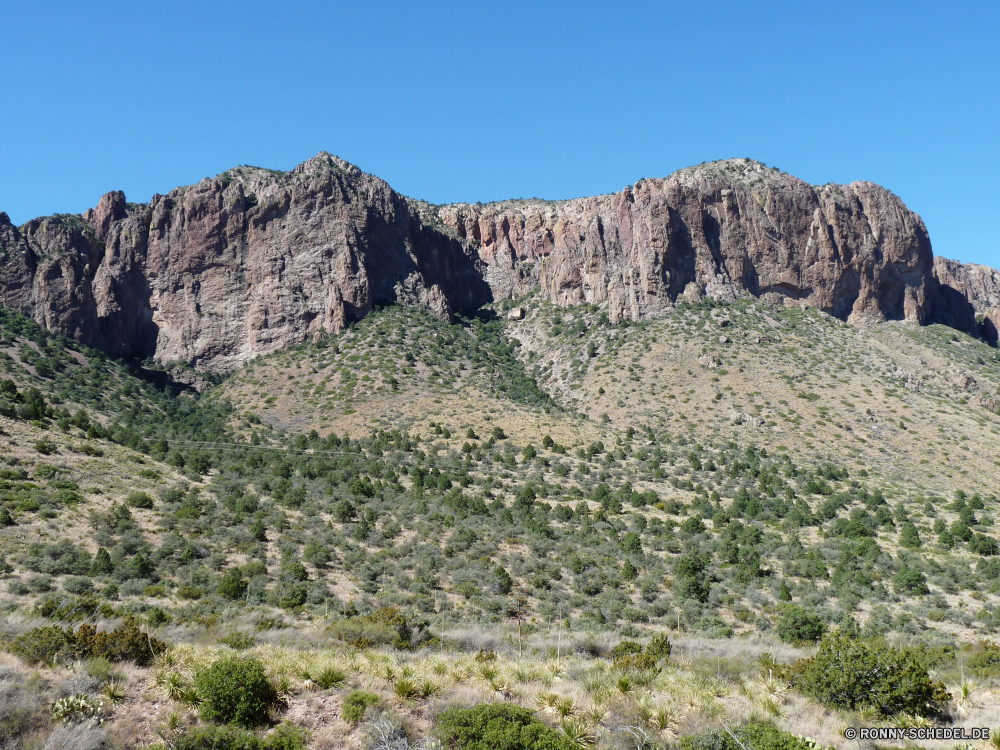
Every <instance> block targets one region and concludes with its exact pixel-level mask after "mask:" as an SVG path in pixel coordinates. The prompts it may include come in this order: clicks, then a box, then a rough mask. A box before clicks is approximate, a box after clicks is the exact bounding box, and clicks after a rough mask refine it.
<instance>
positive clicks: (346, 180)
mask: <svg viewBox="0 0 1000 750" xmlns="http://www.w3.org/2000/svg"><path fill="white" fill-rule="evenodd" d="M988 270H989V269H987V270H986V271H982V272H978V271H974V270H971V267H967V266H962V265H961V264H955V263H954V262H952V261H946V260H944V259H936V258H935V257H934V256H933V253H932V250H931V244H930V238H929V236H928V234H927V230H926V228H925V226H924V224H923V222H922V221H921V219H920V217H919V216H918V215H917V214H915V213H913V212H912V211H910V210H909V209H907V208H906V206H905V204H904V203H903V202H902V200H901V199H899V198H898V197H897V196H895V195H893V194H892V193H890V192H889V191H887V190H884V189H883V188H880V187H879V186H877V185H874V184H873V183H868V182H855V183H851V184H850V185H846V186H841V185H823V186H818V187H814V186H810V185H808V184H807V183H805V182H803V181H802V180H799V179H797V178H795V177H793V176H791V175H787V174H785V173H782V172H779V171H777V170H776V169H772V168H768V167H766V166H765V165H763V164H761V163H759V162H754V161H751V160H748V159H730V160H725V161H720V162H712V163H709V164H703V165H699V166H696V167H689V168H685V169H682V170H679V171H678V172H676V173H674V174H673V175H671V176H669V177H666V178H648V179H642V180H640V181H638V182H636V183H635V184H634V185H631V186H627V187H626V188H625V189H623V190H622V191H621V192H619V193H613V194H609V195H604V196H592V197H584V198H577V199H572V200H567V201H558V202H545V201H518V202H515V201H501V202H497V203H491V204H485V205H474V204H450V205H445V206H434V205H432V204H429V203H425V202H423V201H418V200H413V199H410V198H407V197H405V196H402V195H400V194H399V193H397V192H395V191H394V190H393V189H392V188H391V187H390V186H389V185H388V183H386V182H385V181H384V180H381V179H380V178H378V177H375V176H373V175H369V174H367V173H365V172H363V171H361V170H360V169H359V168H358V167H356V166H354V165H353V164H350V163H348V162H346V161H344V160H342V159H339V158H338V157H334V156H331V155H330V154H327V153H326V152H321V153H320V154H319V155H317V156H316V157H314V158H312V159H309V160H307V161H306V162H303V163H302V164H300V165H299V166H297V167H295V168H294V169H293V170H290V171H289V172H283V173H282V172H275V171H272V170H266V169H262V168H258V167H237V168H235V169H232V170H228V171H226V172H223V173H222V174H220V175H218V176H216V177H215V178H212V179H207V178H206V179H205V180H202V181H201V182H199V183H196V184H194V185H189V186H184V187H179V188H175V189H174V190H172V191H170V192H169V193H168V194H166V195H162V196H161V195H155V196H153V198H152V199H151V201H150V202H149V203H148V204H129V203H127V202H126V198H125V195H124V194H123V193H121V192H120V191H117V192H112V193H108V194H106V195H105V196H104V197H102V199H101V201H100V202H99V203H98V205H97V206H96V207H95V208H93V209H90V210H88V211H87V212H85V213H84V214H83V215H81V216H79V217H77V216H72V215H57V216H52V217H42V218H38V219H34V220H32V221H30V222H27V223H25V224H23V225H21V226H20V227H14V226H13V225H12V224H11V223H10V220H9V218H8V217H7V216H6V214H0V303H3V304H4V305H6V306H8V307H11V308H14V309H17V310H19V311H21V312H23V313H25V314H27V315H29V316H30V317H32V318H33V319H34V320H35V321H36V322H38V323H40V324H42V325H44V326H45V327H47V328H49V329H50V330H53V331H55V332H57V333H61V334H65V335H68V336H70V337H71V338H74V339H76V340H78V341H80V342H81V343H85V344H88V345H93V346H95V347H97V348H99V349H103V350H105V351H108V352H109V353H112V354H115V355H128V356H136V357H139V358H153V359H157V360H159V361H161V362H171V361H186V362H191V363H194V364H195V365H196V366H198V367H199V368H202V369H208V370H217V371H228V370H232V369H233V368H235V367H238V366H239V365H241V364H242V363H243V362H246V361H248V360H250V359H252V358H254V357H256V356H259V355H261V354H266V353H268V352H272V351H277V350H279V349H282V348H285V347H287V346H289V345H292V344H295V343H299V342H301V341H303V340H305V339H306V338H309V337H315V336H319V335H322V334H324V333H330V332H334V331H337V330H341V329H342V328H343V327H344V326H346V325H348V324H349V323H350V322H351V321H352V320H356V319H358V318H360V317H361V316H363V315H365V314H367V312H368V311H370V310H371V309H372V307H373V306H374V305H376V304H378V303H381V302H401V303H404V304H419V305H422V306H424V307H427V308H428V309H430V310H431V311H433V312H434V314H436V315H437V316H439V317H442V318H447V317H450V316H451V315H453V314H454V313H456V312H470V311H472V310H475V309H477V308H479V307H481V306H482V305H483V304H486V303H488V302H491V301H495V300H499V299H516V298H518V297H521V296H523V295H524V294H526V293H528V292H530V291H532V290H533V289H535V288H536V287H537V288H540V289H541V291H542V293H543V294H544V295H545V296H546V297H547V298H549V299H550V300H551V301H553V302H554V303H556V304H558V305H560V306H563V307H571V306H574V305H577V304H580V303H583V302H586V303H593V304H601V305H606V306H607V313H608V315H609V318H610V319H611V320H612V322H618V321H620V320H643V319H649V318H652V317H656V316H658V315H660V314H663V313H664V312H665V311H667V310H669V309H671V308H672V307H673V306H674V304H675V303H676V301H677V300H678V299H688V300H695V299H700V298H702V297H708V298H713V299H717V300H730V301H731V300H734V299H737V298H740V297H761V298H763V299H765V300H766V301H768V302H771V303H773V304H786V305H800V304H808V305H811V306H814V307H817V308H819V309H820V310H822V311H824V312H827V313H829V314H831V315H834V316H836V317H838V318H840V319H842V320H847V321H849V322H853V323H859V324H868V323H873V322H879V321H884V320H906V321H910V322H914V323H920V324H923V323H930V322H940V323H945V324H947V325H950V326H952V327H955V328H958V329H960V330H963V331H966V332H970V333H973V334H979V335H983V336H986V337H987V338H989V337H992V338H993V339H994V340H995V336H996V321H997V320H998V319H1000V313H997V312H996V309H997V308H996V306H997V304H998V300H1000V293H998V291H997V290H998V289H1000V276H998V275H997V274H996V273H995V272H994V273H993V274H992V275H991V274H990V273H987V271H988ZM977 315H979V316H980V319H981V320H978V321H977V317H976V316H977ZM980 329H982V330H980Z"/></svg>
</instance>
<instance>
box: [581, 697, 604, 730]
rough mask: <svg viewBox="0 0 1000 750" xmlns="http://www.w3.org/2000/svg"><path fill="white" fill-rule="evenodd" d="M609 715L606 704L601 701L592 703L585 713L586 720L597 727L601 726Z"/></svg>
mask: <svg viewBox="0 0 1000 750" xmlns="http://www.w3.org/2000/svg"><path fill="white" fill-rule="evenodd" d="M607 715H608V711H607V709H606V708H604V704H603V703H602V702H601V701H595V702H594V703H591V704H590V705H589V706H587V708H586V709H584V711H583V716H584V718H585V719H586V720H587V721H589V722H590V723H591V724H592V725H594V726H595V727H596V726H599V725H600V724H601V722H603V721H604V719H605V717H606V716H607Z"/></svg>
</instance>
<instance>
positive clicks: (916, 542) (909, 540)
mask: <svg viewBox="0 0 1000 750" xmlns="http://www.w3.org/2000/svg"><path fill="white" fill-rule="evenodd" d="M899 544H900V546H901V547H908V548H909V549H916V548H917V547H919V546H920V533H919V532H918V531H917V527H916V526H914V525H913V524H912V523H907V524H905V525H904V526H903V530H902V532H900V534H899Z"/></svg>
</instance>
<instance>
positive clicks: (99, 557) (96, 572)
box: [90, 547, 115, 576]
mask: <svg viewBox="0 0 1000 750" xmlns="http://www.w3.org/2000/svg"><path fill="white" fill-rule="evenodd" d="M114 569H115V566H114V564H113V563H112V562H111V555H109V554H108V551H107V550H106V549H104V547H98V548H97V554H96V555H94V561H93V562H92V563H91V564H90V575H92V576H106V575H111V573H112V572H113V571H114Z"/></svg>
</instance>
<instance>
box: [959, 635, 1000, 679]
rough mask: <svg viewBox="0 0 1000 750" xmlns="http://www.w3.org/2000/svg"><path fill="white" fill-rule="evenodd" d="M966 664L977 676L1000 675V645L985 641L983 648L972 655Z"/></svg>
mask: <svg viewBox="0 0 1000 750" xmlns="http://www.w3.org/2000/svg"><path fill="white" fill-rule="evenodd" d="M965 666H966V668H967V669H968V670H969V671H970V672H972V674H974V675H975V676H976V677H980V678H985V679H989V678H991V677H998V676H1000V646H998V645H996V644H995V643H983V644H982V650H980V651H977V652H976V653H974V654H973V655H972V656H970V657H969V658H968V659H967V660H966V662H965Z"/></svg>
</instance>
